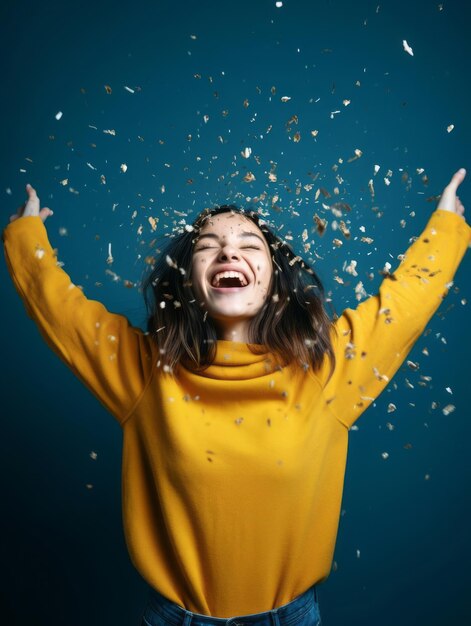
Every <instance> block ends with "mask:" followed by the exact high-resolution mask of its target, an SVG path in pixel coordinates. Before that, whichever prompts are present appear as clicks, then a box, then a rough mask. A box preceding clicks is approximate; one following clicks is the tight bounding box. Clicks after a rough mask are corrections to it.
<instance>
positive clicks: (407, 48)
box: [402, 39, 414, 57]
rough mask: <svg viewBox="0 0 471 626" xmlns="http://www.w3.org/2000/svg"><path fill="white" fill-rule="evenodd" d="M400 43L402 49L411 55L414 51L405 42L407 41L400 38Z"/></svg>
mask: <svg viewBox="0 0 471 626" xmlns="http://www.w3.org/2000/svg"><path fill="white" fill-rule="evenodd" d="M402 45H403V47H404V50H405V51H406V52H407V53H408V54H410V55H411V57H413V56H414V51H413V50H412V48H411V47H410V46H409V44H408V43H407V41H406V40H405V39H403V40H402Z"/></svg>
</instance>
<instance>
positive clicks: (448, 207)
mask: <svg viewBox="0 0 471 626" xmlns="http://www.w3.org/2000/svg"><path fill="white" fill-rule="evenodd" d="M465 176H466V170H465V169H464V168H461V169H460V170H458V171H457V172H455V173H454V174H453V176H452V178H451V180H450V182H449V183H448V185H447V186H446V187H445V189H444V190H443V193H442V195H441V197H440V202H439V203H438V206H437V209H442V210H443V211H450V212H451V213H457V214H458V215H461V217H462V218H463V219H464V206H463V204H462V203H461V200H460V197H459V196H457V195H456V190H457V189H458V187H459V186H460V185H461V183H462V182H463V180H464V177H465Z"/></svg>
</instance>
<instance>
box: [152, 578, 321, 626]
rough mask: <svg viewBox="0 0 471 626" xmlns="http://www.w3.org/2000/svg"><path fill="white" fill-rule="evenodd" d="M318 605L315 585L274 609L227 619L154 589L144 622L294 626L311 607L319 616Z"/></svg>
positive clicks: (158, 625)
mask: <svg viewBox="0 0 471 626" xmlns="http://www.w3.org/2000/svg"><path fill="white" fill-rule="evenodd" d="M317 605H318V598H317V588H316V586H315V585H313V586H312V587H310V588H309V589H307V590H306V591H305V592H304V593H302V594H301V595H300V596H297V597H296V598H294V600H291V602H288V603H287V604H284V605H282V606H279V607H277V608H276V609H272V610H271V611H265V612H264V613H253V614H249V615H240V616H235V617H227V618H226V617H212V616H210V615H201V614H200V613H193V612H191V611H187V610H186V609H184V608H183V607H181V606H179V605H178V604H176V603H175V602H172V601H171V600H168V598H165V597H164V596H162V595H161V594H160V593H159V592H158V591H156V590H155V589H152V588H150V589H149V601H148V604H147V607H146V610H145V612H144V616H143V617H144V619H143V624H146V625H147V624H148V625H149V626H162V621H164V622H165V623H166V624H168V626H190V624H191V626H246V625H247V626H291V625H292V624H295V623H296V622H298V621H300V619H301V618H302V616H304V615H305V614H307V613H308V611H310V610H314V612H315V613H316V615H318V614H319V610H318V606H317ZM313 623H316V622H313Z"/></svg>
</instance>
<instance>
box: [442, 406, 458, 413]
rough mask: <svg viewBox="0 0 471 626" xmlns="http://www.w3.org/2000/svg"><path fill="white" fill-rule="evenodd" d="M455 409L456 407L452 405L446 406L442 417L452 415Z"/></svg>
mask: <svg viewBox="0 0 471 626" xmlns="http://www.w3.org/2000/svg"><path fill="white" fill-rule="evenodd" d="M455 408H456V407H455V406H454V405H453V404H447V405H446V406H444V407H443V409H442V413H443V415H450V413H453V411H454V410H455Z"/></svg>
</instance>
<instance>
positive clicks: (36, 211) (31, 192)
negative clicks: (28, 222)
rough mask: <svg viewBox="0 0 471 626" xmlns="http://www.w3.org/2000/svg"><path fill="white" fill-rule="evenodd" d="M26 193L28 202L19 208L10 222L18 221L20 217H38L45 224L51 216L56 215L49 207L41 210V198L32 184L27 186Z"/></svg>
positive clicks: (11, 216)
mask: <svg viewBox="0 0 471 626" xmlns="http://www.w3.org/2000/svg"><path fill="white" fill-rule="evenodd" d="M26 193H27V194H28V199H27V201H26V202H25V203H24V204H22V205H21V206H20V207H19V208H18V211H17V212H16V213H15V214H14V215H10V222H13V221H14V220H17V219H18V218H19V217H28V216H30V215H38V216H39V217H40V218H41V219H42V221H43V222H45V221H46V220H47V218H48V217H49V216H50V215H53V214H54V213H53V211H51V209H48V208H47V207H43V208H42V209H40V208H39V198H38V196H37V194H36V189H33V187H31V185H30V184H28V185H26Z"/></svg>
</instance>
